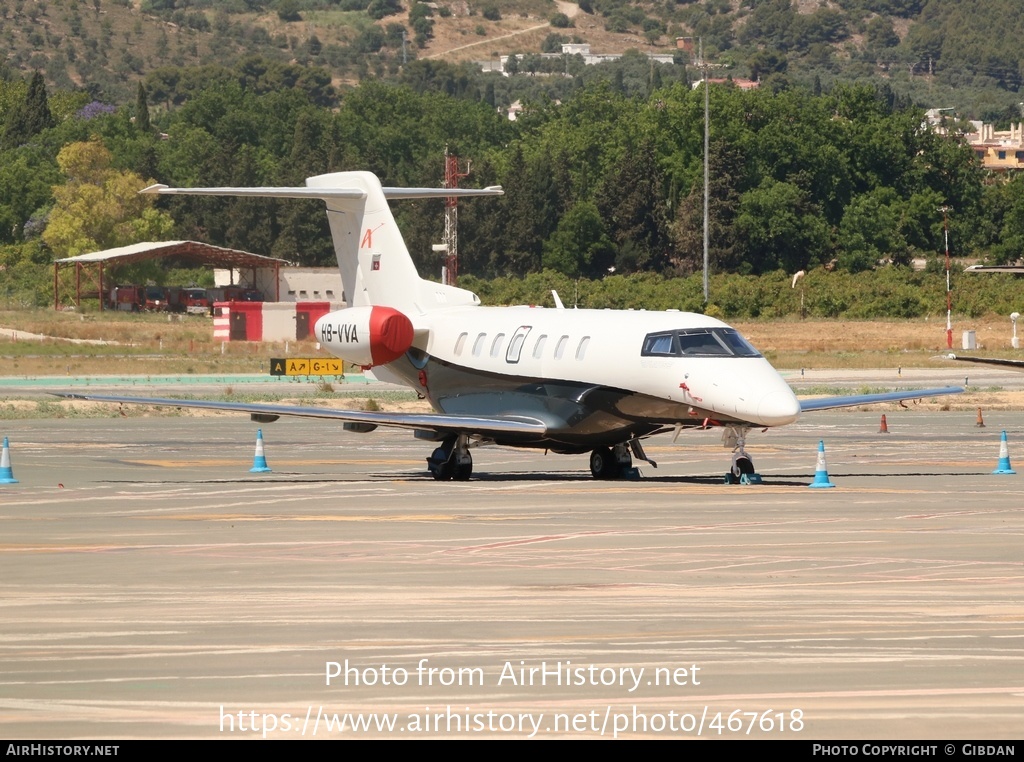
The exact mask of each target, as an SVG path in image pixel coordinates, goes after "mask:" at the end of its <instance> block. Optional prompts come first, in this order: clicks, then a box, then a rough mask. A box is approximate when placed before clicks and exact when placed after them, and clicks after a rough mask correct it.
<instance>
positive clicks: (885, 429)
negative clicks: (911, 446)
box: [878, 413, 889, 434]
mask: <svg viewBox="0 0 1024 762" xmlns="http://www.w3.org/2000/svg"><path fill="white" fill-rule="evenodd" d="M878 433H879V434H888V433H889V424H888V423H886V422H885V413H882V425H881V426H879V428H878Z"/></svg>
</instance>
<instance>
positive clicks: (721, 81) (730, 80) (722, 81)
mask: <svg viewBox="0 0 1024 762" xmlns="http://www.w3.org/2000/svg"><path fill="white" fill-rule="evenodd" d="M708 82H709V83H710V84H712V85H726V84H733V85H736V87H738V88H739V89H740V90H756V89H757V88H759V87H760V86H761V83H760V82H757V81H755V80H753V79H743V78H742V77H711V78H710V79H708ZM703 84H704V80H703V79H699V80H697V81H696V82H694V83H693V89H694V90H696V89H697V88H698V87H700V86H701V85H703Z"/></svg>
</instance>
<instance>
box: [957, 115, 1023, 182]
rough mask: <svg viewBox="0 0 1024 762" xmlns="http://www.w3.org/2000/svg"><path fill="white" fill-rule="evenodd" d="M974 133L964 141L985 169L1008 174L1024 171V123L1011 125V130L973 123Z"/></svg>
mask: <svg viewBox="0 0 1024 762" xmlns="http://www.w3.org/2000/svg"><path fill="white" fill-rule="evenodd" d="M971 124H972V125H973V126H974V128H975V129H974V132H970V133H968V134H967V135H964V139H965V140H966V141H967V143H968V144H969V145H970V146H971V148H972V149H973V150H974V153H975V155H976V156H977V157H978V159H980V160H981V163H982V166H984V167H985V169H991V170H994V171H997V172H1006V171H1009V170H1015V169H1024V122H1018V123H1017V124H1011V125H1010V129H1009V130H996V129H995V126H994V125H991V124H985V123H983V122H971Z"/></svg>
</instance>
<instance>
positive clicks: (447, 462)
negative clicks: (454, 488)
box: [427, 447, 455, 482]
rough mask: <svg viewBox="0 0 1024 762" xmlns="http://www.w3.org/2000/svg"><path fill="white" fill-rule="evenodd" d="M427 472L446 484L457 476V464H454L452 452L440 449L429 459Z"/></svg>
mask: <svg viewBox="0 0 1024 762" xmlns="http://www.w3.org/2000/svg"><path fill="white" fill-rule="evenodd" d="M427 470H428V471H430V475H431V476H433V477H434V479H435V480H436V481H439V482H446V481H448V480H449V479H451V478H452V477H453V476H454V475H455V464H454V463H453V462H452V458H451V451H450V450H446V449H445V448H443V447H438V448H437V449H436V450H434V452H432V453H431V454H430V457H429V458H427Z"/></svg>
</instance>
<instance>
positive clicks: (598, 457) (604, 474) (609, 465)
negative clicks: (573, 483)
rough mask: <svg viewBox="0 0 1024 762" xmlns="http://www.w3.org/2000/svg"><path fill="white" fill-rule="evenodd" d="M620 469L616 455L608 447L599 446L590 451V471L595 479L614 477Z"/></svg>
mask: <svg viewBox="0 0 1024 762" xmlns="http://www.w3.org/2000/svg"><path fill="white" fill-rule="evenodd" d="M617 471H618V464H617V463H616V462H615V455H613V454H612V451H611V450H610V449H609V448H607V447H598V448H597V449H596V450H594V451H593V452H592V453H590V473H591V474H592V475H593V477H594V478H595V479H612V478H614V477H615V474H616V472H617Z"/></svg>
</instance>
